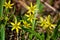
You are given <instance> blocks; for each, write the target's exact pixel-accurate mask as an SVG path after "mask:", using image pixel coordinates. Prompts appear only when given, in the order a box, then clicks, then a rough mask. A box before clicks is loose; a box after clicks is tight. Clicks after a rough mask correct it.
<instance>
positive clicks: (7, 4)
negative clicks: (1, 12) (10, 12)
mask: <svg viewBox="0 0 60 40" xmlns="http://www.w3.org/2000/svg"><path fill="white" fill-rule="evenodd" d="M10 3H11V1H9V2H8V3H7V2H5V5H3V6H5V7H6V9H7V8H12V6H13V5H14V4H10Z"/></svg>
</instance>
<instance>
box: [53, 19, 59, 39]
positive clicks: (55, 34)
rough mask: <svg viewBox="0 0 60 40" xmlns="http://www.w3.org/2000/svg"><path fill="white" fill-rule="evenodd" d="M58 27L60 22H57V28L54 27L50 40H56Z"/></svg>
mask: <svg viewBox="0 0 60 40" xmlns="http://www.w3.org/2000/svg"><path fill="white" fill-rule="evenodd" d="M59 25H60V20H59V21H58V23H57V26H56V28H55V29H54V33H53V36H52V39H53V40H57V38H58V34H59V32H58V29H59Z"/></svg>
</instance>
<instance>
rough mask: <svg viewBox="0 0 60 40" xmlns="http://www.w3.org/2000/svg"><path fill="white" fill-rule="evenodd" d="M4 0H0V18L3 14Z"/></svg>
mask: <svg viewBox="0 0 60 40" xmlns="http://www.w3.org/2000/svg"><path fill="white" fill-rule="evenodd" d="M4 1H5V0H0V18H1V17H2V16H3V5H4Z"/></svg>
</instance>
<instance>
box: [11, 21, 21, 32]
mask: <svg viewBox="0 0 60 40" xmlns="http://www.w3.org/2000/svg"><path fill="white" fill-rule="evenodd" d="M11 25H12V26H13V27H12V29H11V30H12V31H13V30H14V29H16V32H17V33H18V31H19V29H21V27H20V26H21V23H20V22H18V23H17V21H15V23H12V22H11Z"/></svg>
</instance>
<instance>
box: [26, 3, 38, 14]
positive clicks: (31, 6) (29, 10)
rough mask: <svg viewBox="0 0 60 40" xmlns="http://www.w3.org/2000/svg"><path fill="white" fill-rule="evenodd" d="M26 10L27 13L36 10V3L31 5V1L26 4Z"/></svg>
mask: <svg viewBox="0 0 60 40" xmlns="http://www.w3.org/2000/svg"><path fill="white" fill-rule="evenodd" d="M27 9H28V12H27V13H34V11H35V10H37V8H36V5H34V6H33V5H32V2H31V4H30V7H29V6H27Z"/></svg>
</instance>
